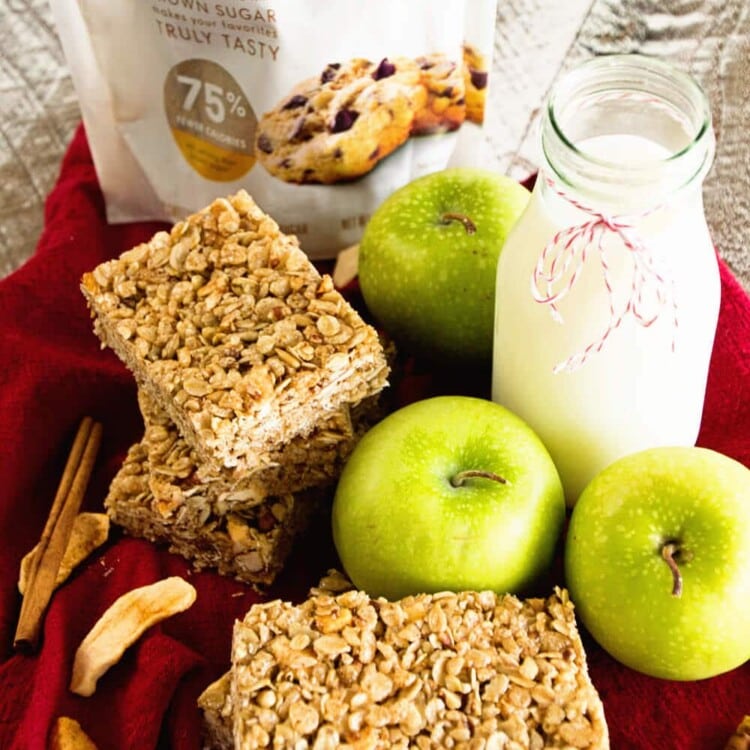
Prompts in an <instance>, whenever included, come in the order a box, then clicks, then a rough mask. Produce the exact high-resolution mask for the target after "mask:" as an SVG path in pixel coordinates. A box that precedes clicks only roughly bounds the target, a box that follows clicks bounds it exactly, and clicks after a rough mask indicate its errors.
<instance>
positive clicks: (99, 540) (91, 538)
mask: <svg viewBox="0 0 750 750" xmlns="http://www.w3.org/2000/svg"><path fill="white" fill-rule="evenodd" d="M108 536H109V517H108V516H107V514H106V513H86V512H84V513H79V514H78V515H77V516H76V517H75V520H74V521H73V529H72V531H71V533H70V539H69V541H68V546H67V547H66V548H65V552H64V554H63V558H62V561H61V562H60V569H59V570H58V571H57V578H56V579H55V588H58V586H61V585H62V584H63V583H65V581H67V580H68V578H69V577H70V574H71V573H72V572H73V571H74V570H75V568H76V567H77V566H78V565H79V564H80V563H82V562H83V561H84V560H85V559H86V558H87V557H88V556H89V555H90V554H91V553H92V552H93V551H94V550H95V549H96V548H97V547H101V545H102V544H104V542H106V541H107V537H108ZM38 546H39V545H36V546H35V547H34V548H33V549H32V550H30V551H29V552H27V553H26V554H25V555H24V557H23V559H22V560H21V566H20V569H19V572H18V591H19V592H20V593H21V594H24V593H26V584H27V581H28V575H29V566H30V565H31V560H32V557H33V556H34V554H35V553H36V550H37V548H38Z"/></svg>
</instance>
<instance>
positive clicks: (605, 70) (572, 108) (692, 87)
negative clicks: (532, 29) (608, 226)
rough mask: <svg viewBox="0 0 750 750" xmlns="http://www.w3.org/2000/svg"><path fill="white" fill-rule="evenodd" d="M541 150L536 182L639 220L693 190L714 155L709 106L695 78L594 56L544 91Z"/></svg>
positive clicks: (649, 63) (637, 58)
mask: <svg viewBox="0 0 750 750" xmlns="http://www.w3.org/2000/svg"><path fill="white" fill-rule="evenodd" d="M542 151H543V160H542V169H541V174H540V179H545V180H549V181H550V182H551V183H552V185H553V189H554V190H556V191H557V192H561V193H564V194H566V195H570V196H571V197H572V198H573V200H575V201H579V202H580V203H581V204H583V205H589V206H591V207H592V208H595V209H596V210H601V211H606V212H608V213H611V214H618V215H622V214H637V213H643V212H646V211H649V210H652V209H653V208H655V207H657V206H659V205H662V204H664V203H665V202H667V201H670V202H671V201H672V200H673V199H674V196H675V194H677V193H679V192H682V191H685V190H688V189H689V188H691V187H694V188H699V187H700V185H701V183H702V181H703V178H704V176H705V175H706V173H707V172H708V169H709V168H710V166H711V162H712V160H713V154H714V134H713V129H712V126H711V114H710V107H709V104H708V101H707V99H706V97H705V94H704V93H703V91H702V90H701V88H700V86H699V85H698V84H697V83H696V82H695V81H694V79H692V78H691V77H690V76H688V75H686V74H684V73H682V72H680V71H678V70H676V69H674V68H673V67H671V66H670V65H668V64H666V63H664V62H662V61H659V60H655V59H653V58H649V57H644V56H641V55H611V56H604V57H598V58H595V59H593V60H591V61H589V62H588V63H585V64H584V65H582V66H580V67H579V68H577V69H576V70H574V71H572V72H571V73H570V74H568V75H567V76H565V77H563V78H562V79H561V80H560V82H559V83H558V84H557V85H556V86H555V88H554V89H553V91H552V92H551V94H550V97H549V99H548V102H547V106H546V109H545V112H544V115H543V119H542ZM689 192H691V193H692V192H693V191H692V190H689Z"/></svg>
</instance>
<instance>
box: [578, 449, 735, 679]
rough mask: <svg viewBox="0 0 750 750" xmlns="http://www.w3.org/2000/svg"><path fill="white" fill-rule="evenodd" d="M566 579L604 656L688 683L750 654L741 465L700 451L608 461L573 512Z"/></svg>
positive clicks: (653, 451)
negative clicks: (606, 653)
mask: <svg viewBox="0 0 750 750" xmlns="http://www.w3.org/2000/svg"><path fill="white" fill-rule="evenodd" d="M565 575H566V582H567V585H568V587H569V590H570V593H571V597H572V599H573V602H574V603H575V605H576V612H577V613H578V615H579V617H580V619H581V621H582V622H583V624H584V625H585V626H586V628H587V629H588V630H589V632H590V633H591V635H592V636H593V637H594V638H595V639H596V640H597V641H598V642H599V644H600V645H601V646H602V647H603V648H604V649H606V650H607V651H608V652H609V653H610V654H611V655H612V656H614V657H615V658H616V659H618V660H619V661H621V662H623V663H624V664H626V665H627V666H629V667H632V668H633V669H636V670H638V671H641V672H645V673H646V674H649V675H652V676H654V677H663V678H667V679H672V680H697V679H701V678H704V677H711V676H713V675H716V674H720V673H722V672H726V671H728V670H730V669H733V668H734V667H737V666H739V665H740V664H742V663H743V662H745V661H747V660H748V659H749V658H750V469H747V468H746V467H745V466H743V465H742V464H741V463H739V462H737V461H734V460H733V459H731V458H728V457H727V456H724V455H722V454H720V453H716V452H714V451H711V450H708V449H706V448H690V447H682V448H677V447H667V448H652V449H649V450H645V451H641V452H639V453H634V454H631V455H628V456H625V457H624V458H621V459H619V460H618V461H615V462H614V463H613V464H611V465H610V466H608V467H607V468H606V469H604V470H603V471H601V472H600V473H599V474H598V475H597V476H596V477H594V479H592V480H591V482H590V483H589V484H588V485H587V487H586V488H585V490H584V491H583V493H582V494H581V496H580V498H579V500H578V503H577V504H576V506H575V508H574V509H573V514H572V516H571V521H570V526H569V528H568V536H567V540H566V545H565Z"/></svg>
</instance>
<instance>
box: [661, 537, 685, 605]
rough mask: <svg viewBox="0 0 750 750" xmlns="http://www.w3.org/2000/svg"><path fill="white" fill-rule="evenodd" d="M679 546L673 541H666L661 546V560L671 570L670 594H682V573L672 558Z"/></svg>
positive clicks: (677, 551)
mask: <svg viewBox="0 0 750 750" xmlns="http://www.w3.org/2000/svg"><path fill="white" fill-rule="evenodd" d="M679 551H680V548H679V546H678V545H676V544H674V542H667V543H666V544H665V545H664V546H663V547H662V548H661V557H662V560H664V562H665V563H666V564H667V565H668V566H669V569H670V570H671V571H672V580H673V584H672V596H677V597H679V596H682V574H681V573H680V569H679V567H677V563H676V561H675V559H674V556H675V554H676V553H679Z"/></svg>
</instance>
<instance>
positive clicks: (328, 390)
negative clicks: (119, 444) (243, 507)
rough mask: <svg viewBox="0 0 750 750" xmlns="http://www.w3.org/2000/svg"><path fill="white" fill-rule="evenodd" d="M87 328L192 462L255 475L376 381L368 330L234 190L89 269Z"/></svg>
mask: <svg viewBox="0 0 750 750" xmlns="http://www.w3.org/2000/svg"><path fill="white" fill-rule="evenodd" d="M81 289H82V291H83V294H84V296H85V297H86V300H87V302H88V304H89V307H90V309H91V312H92V316H93V318H94V330H95V332H96V333H97V335H98V336H99V338H100V339H101V341H102V342H103V343H104V344H105V345H107V346H110V347H111V348H112V349H113V350H114V351H115V353H116V354H117V355H118V356H119V357H120V358H121V359H122V360H123V361H124V362H125V364H126V365H127V366H128V367H129V368H130V369H131V370H132V371H133V373H134V374H135V377H136V380H137V381H138V383H139V385H140V386H141V387H142V388H143V389H145V390H146V391H147V392H148V394H149V395H150V396H151V398H153V400H154V401H155V402H156V403H157V404H159V406H160V407H161V408H162V409H163V410H164V411H166V413H167V414H168V415H169V417H170V419H171V420H172V421H173V422H175V424H176V425H177V427H178V429H179V430H180V432H181V433H182V435H183V436H184V437H185V439H186V440H187V441H188V442H189V443H190V444H191V445H192V446H193V448H194V449H195V450H196V452H197V453H198V455H199V456H200V459H201V463H207V464H212V465H213V466H214V467H215V468H217V469H218V468H220V467H222V466H223V467H228V468H231V467H241V468H252V467H253V466H254V465H255V462H256V460H257V459H256V456H257V455H259V454H264V453H266V452H268V451H269V450H270V449H272V448H273V446H276V445H278V444H279V443H282V442H285V441H288V440H290V439H291V438H292V437H293V436H294V435H298V434H299V435H304V434H307V433H309V432H311V431H312V429H313V427H314V426H315V424H316V423H317V422H318V421H319V418H320V415H321V414H325V413H329V412H332V411H335V410H336V409H338V408H340V407H342V406H344V405H346V404H354V403H358V402H360V401H361V400H362V399H365V398H367V397H368V396H372V395H374V394H376V393H378V392H379V391H380V390H382V388H383V387H384V386H385V385H386V377H387V374H388V366H387V363H386V360H385V357H384V353H383V347H382V346H381V344H380V341H379V340H378V337H377V334H376V333H375V330H374V329H373V328H372V327H371V326H369V325H367V324H365V322H364V321H363V320H362V318H361V317H360V316H359V314H358V313H357V312H356V311H355V310H354V309H353V308H352V307H351V305H349V303H348V302H346V300H345V299H344V298H343V297H342V296H341V294H340V293H339V292H338V291H336V290H335V289H334V286H333V281H332V280H331V278H330V276H321V275H320V274H319V273H318V271H317V270H316V269H315V267H314V266H313V265H312V263H311V262H310V260H309V259H308V258H307V256H306V255H305V254H304V253H303V252H302V250H301V249H300V247H299V244H298V242H297V239H296V238H295V237H292V236H289V235H285V234H284V233H283V232H281V230H280V229H279V227H278V225H277V224H276V222H275V221H273V219H271V218H270V217H269V216H268V215H266V214H265V213H263V212H262V211H261V210H260V208H258V206H257V205H256V204H255V202H254V201H253V200H252V198H251V197H250V196H249V195H248V194H247V193H246V192H244V191H240V192H238V193H237V194H236V195H233V196H231V197H229V198H220V199H217V200H216V201H214V202H213V203H212V204H211V205H210V206H208V207H207V208H205V209H203V210H202V211H199V212H198V213H196V214H193V215H192V216H190V217H188V218H187V219H185V220H184V221H182V222H179V223H178V224H176V225H175V226H174V227H173V228H172V230H171V231H170V232H158V233H157V234H156V235H154V237H152V239H151V240H150V241H149V242H146V243H143V244H141V245H138V246H137V247H134V248H132V249H131V250H128V251H127V252H125V253H123V254H122V255H121V256H120V257H119V258H117V259H115V260H111V261H107V262H105V263H102V264H101V265H99V266H97V267H96V268H95V269H94V270H93V271H92V272H90V273H86V274H84V276H83V279H82V284H81Z"/></svg>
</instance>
